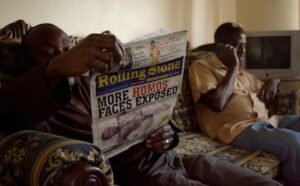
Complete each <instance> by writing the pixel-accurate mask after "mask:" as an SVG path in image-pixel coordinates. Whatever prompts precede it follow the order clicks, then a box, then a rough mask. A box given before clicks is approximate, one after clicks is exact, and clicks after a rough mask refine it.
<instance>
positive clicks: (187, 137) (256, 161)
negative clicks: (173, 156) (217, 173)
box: [175, 132, 280, 177]
mask: <svg viewBox="0 0 300 186" xmlns="http://www.w3.org/2000/svg"><path fill="white" fill-rule="evenodd" d="M179 139H180V140H179V144H178V146H177V147H176V148H175V150H176V152H177V153H179V154H198V155H202V154H211V155H213V156H215V157H218V158H220V159H222V160H225V161H229V162H231V163H233V164H235V165H238V166H241V167H245V168H248V169H251V170H253V171H255V172H258V173H261V174H263V175H266V176H270V177H275V176H276V175H277V173H278V167H279V164H280V161H279V159H278V158H277V157H276V156H274V155H271V154H268V153H264V152H261V151H253V152H250V151H246V150H243V149H240V148H235V147H233V146H230V145H225V144H223V143H220V142H217V141H215V140H211V139H209V138H208V137H206V136H204V135H203V134H200V133H196V132H182V133H180V134H179Z"/></svg>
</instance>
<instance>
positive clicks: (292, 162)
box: [189, 23, 300, 185]
mask: <svg viewBox="0 0 300 186" xmlns="http://www.w3.org/2000/svg"><path fill="white" fill-rule="evenodd" d="M245 52H246V33H245V31H244V30H243V28H242V27H241V26H240V25H238V24H234V23H224V24H222V25H221V26H219V27H218V29H217V30H216V32H215V53H207V54H206V55H205V56H206V58H205V59H201V60H197V61H194V62H193V64H192V65H191V66H190V68H189V80H190V84H191V89H192V94H193V99H194V102H195V104H196V107H195V108H196V115H197V120H198V123H199V126H200V128H201V130H202V131H203V132H204V133H205V134H206V135H208V136H209V137H211V138H213V139H217V140H219V141H222V142H224V143H230V144H232V145H236V146H240V147H243V148H246V149H249V150H263V151H266V152H270V153H273V154H275V155H277V156H279V157H280V158H281V159H282V162H283V163H282V166H281V173H282V174H283V176H284V178H285V180H286V182H287V183H288V185H299V183H300V133H299V132H300V117H298V116H277V115H273V116H269V110H268V108H269V106H270V105H271V103H272V101H273V100H274V98H275V96H276V92H277V87H278V84H279V80H278V79H273V80H269V81H267V82H265V83H264V82H262V81H260V80H258V79H257V78H255V77H254V76H253V75H251V74H249V73H247V72H246V71H245V70H243V69H242V68H241V67H240V63H241V62H242V61H243V60H244V57H245Z"/></svg>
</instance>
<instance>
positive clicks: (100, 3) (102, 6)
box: [0, 0, 186, 42]
mask: <svg viewBox="0 0 300 186" xmlns="http://www.w3.org/2000/svg"><path fill="white" fill-rule="evenodd" d="M184 7H185V0H1V6H0V12H1V17H0V25H5V24H7V23H9V22H12V21H14V20H16V19H20V18H22V19H24V20H26V21H27V22H29V23H31V24H32V25H36V24H39V23H44V22H50V23H54V24H56V25H58V26H59V27H61V28H62V29H64V30H65V31H66V32H67V33H69V34H75V35H87V34H88V33H91V32H101V31H103V30H107V29H108V30H111V31H112V32H113V33H115V34H116V35H117V36H118V37H120V38H121V39H122V40H123V41H124V42H125V41H128V40H130V39H134V38H136V37H138V36H141V35H143V34H146V33H148V32H152V31H154V30H157V29H159V28H165V29H167V30H170V31H178V30H181V29H184V28H185V27H186V26H185V21H184V17H185V16H184V10H185V8H184Z"/></svg>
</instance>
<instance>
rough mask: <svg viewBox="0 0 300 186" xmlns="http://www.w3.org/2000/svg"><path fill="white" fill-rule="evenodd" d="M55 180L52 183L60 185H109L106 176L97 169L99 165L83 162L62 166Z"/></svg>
mask: <svg viewBox="0 0 300 186" xmlns="http://www.w3.org/2000/svg"><path fill="white" fill-rule="evenodd" d="M56 180H57V183H55V184H54V185H61V186H74V185H80V186H81V185H82V186H83V185H95V186H109V180H108V178H107V176H106V175H105V174H104V173H103V172H102V171H101V170H100V169H99V167H96V166H93V165H90V164H88V163H85V162H80V163H74V164H72V165H70V166H64V167H63V168H62V170H61V171H60V174H57V175H56Z"/></svg>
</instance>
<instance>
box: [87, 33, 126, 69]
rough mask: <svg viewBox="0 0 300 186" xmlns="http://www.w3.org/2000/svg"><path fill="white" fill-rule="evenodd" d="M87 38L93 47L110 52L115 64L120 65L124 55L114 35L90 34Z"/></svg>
mask: <svg viewBox="0 0 300 186" xmlns="http://www.w3.org/2000/svg"><path fill="white" fill-rule="evenodd" d="M88 37H89V40H90V42H91V43H92V45H93V46H95V47H97V48H98V49H100V50H102V49H106V50H108V51H110V52H112V54H113V58H114V63H115V64H120V63H121V60H122V58H123V56H124V53H123V51H122V49H121V48H120V46H119V45H120V44H118V42H117V40H116V37H115V36H114V35H104V34H91V35H89V36H88Z"/></svg>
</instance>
